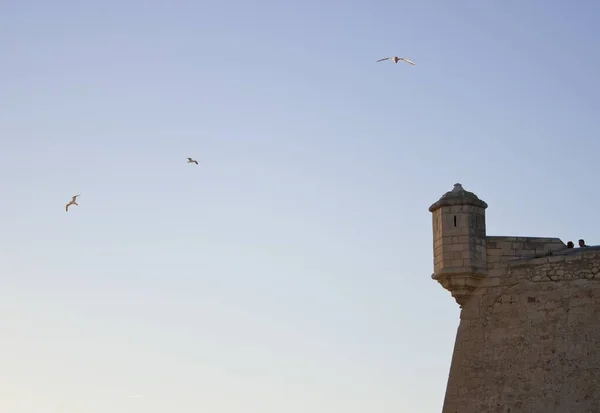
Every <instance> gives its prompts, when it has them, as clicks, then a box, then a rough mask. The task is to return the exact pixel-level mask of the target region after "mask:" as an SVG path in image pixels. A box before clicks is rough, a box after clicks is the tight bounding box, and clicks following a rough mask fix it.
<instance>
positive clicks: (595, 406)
mask: <svg viewBox="0 0 600 413" xmlns="http://www.w3.org/2000/svg"><path fill="white" fill-rule="evenodd" d="M486 208H487V204H485V202H483V201H481V200H480V199H479V198H478V197H477V196H476V195H475V194H473V193H471V192H468V191H465V190H464V189H463V188H462V186H461V185H460V184H456V185H455V188H454V189H453V190H452V191H450V192H448V193H447V194H445V195H444V196H443V197H442V198H441V199H440V200H439V201H438V202H436V203H435V204H433V205H432V206H431V208H430V211H431V212H432V214H433V227H434V228H433V233H434V274H433V275H432V278H434V279H435V280H437V281H438V282H439V283H440V284H441V285H442V286H443V287H444V288H446V289H447V290H448V291H449V292H450V293H451V294H452V295H453V296H454V298H455V299H456V301H457V303H458V304H459V305H460V306H461V315H460V324H459V327H458V332H457V336H456V342H455V346H454V353H453V356H452V363H451V367H450V374H449V378H448V386H447V389H446V395H445V399H444V405H443V409H442V413H600V247H584V248H567V246H566V245H565V244H564V243H563V242H562V241H561V240H560V239H558V238H535V237H497V236H488V235H487V234H486V233H485V209H486Z"/></svg>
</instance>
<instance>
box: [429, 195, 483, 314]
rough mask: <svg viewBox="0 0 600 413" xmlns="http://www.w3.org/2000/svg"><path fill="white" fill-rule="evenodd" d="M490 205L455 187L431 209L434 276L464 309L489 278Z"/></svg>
mask: <svg viewBox="0 0 600 413" xmlns="http://www.w3.org/2000/svg"><path fill="white" fill-rule="evenodd" d="M486 208H487V204H486V203H485V202H483V201H482V200H481V199H479V198H478V197H477V195H475V194H474V193H472V192H469V191H465V189H464V188H463V187H462V185H461V184H454V189H452V191H449V192H446V193H445V194H444V195H443V196H442V197H441V198H440V199H439V200H438V201H437V202H436V203H434V204H433V205H431V206H430V207H429V211H430V212H431V213H432V214H433V249H434V263H433V268H434V273H433V275H432V276H431V277H432V278H433V279H434V280H437V281H438V282H439V283H440V284H441V285H442V286H443V287H444V288H445V289H446V290H448V291H450V293H451V294H452V296H453V297H454V298H455V299H456V302H457V303H458V304H459V305H460V306H461V308H462V306H463V305H464V304H465V303H466V302H467V300H468V299H469V296H470V295H471V293H472V291H474V290H475V289H476V288H477V286H478V285H479V283H480V281H481V280H482V279H483V278H484V277H485V276H486V275H487V251H486V243H485V237H486V234H485V209H486Z"/></svg>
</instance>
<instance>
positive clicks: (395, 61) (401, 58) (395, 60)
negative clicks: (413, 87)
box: [375, 56, 416, 66]
mask: <svg viewBox="0 0 600 413" xmlns="http://www.w3.org/2000/svg"><path fill="white" fill-rule="evenodd" d="M384 60H392V61H393V62H394V63H398V62H399V61H400V60H402V61H403V62H406V63H408V64H409V65H413V66H415V65H416V63H415V62H413V61H412V60H408V59H407V58H406V57H398V56H394V57H384V58H383V59H379V60H378V61H377V62H375V63H379V62H383V61H384Z"/></svg>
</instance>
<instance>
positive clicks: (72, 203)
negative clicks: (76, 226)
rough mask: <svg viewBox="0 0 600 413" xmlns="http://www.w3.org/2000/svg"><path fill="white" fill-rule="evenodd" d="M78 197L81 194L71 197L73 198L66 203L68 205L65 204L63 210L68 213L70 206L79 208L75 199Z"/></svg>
mask: <svg viewBox="0 0 600 413" xmlns="http://www.w3.org/2000/svg"><path fill="white" fill-rule="evenodd" d="M79 195H81V194H77V195H73V198H71V200H70V201H69V203H68V204H67V206H66V207H65V210H66V211H67V212H69V207H70V206H71V205H77V206H79V204H78V203H77V197H78V196H79Z"/></svg>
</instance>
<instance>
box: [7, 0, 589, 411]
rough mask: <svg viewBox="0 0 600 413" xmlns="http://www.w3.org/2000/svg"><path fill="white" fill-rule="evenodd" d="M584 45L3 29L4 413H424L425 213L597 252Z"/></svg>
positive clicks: (523, 24) (361, 5)
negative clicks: (442, 204)
mask: <svg viewBox="0 0 600 413" xmlns="http://www.w3.org/2000/svg"><path fill="white" fill-rule="evenodd" d="M484 3H485V4H484ZM493 3H494V4H493ZM599 18H600V4H597V3H596V4H595V3H594V2H591V1H590V2H583V1H582V2H570V3H567V2H562V1H542V0H535V1H533V0H532V1H522V0H521V1H517V0H511V1H505V2H502V3H501V4H500V3H499V2H482V1H477V0H469V1H457V2H447V1H441V0H440V1H427V0H419V1H410V2H409V1H396V2H383V1H373V2H346V1H344V2H342V1H339V0H333V1H328V2H319V1H316V0H305V1H302V2H278V3H274V2H271V3H266V2H265V3H261V2H245V1H241V0H223V1H212V2H209V1H178V0H174V1H170V2H166V1H162V2H158V1H157V2H142V1H139V0H123V1H116V0H107V1H103V2H100V1H94V2H91V1H78V2H75V1H67V2H50V1H40V0H38V1H16V0H5V1H3V2H1V3H0V51H1V53H0V73H1V75H2V77H1V78H0V79H1V80H0V85H1V88H0V91H1V94H0V193H1V195H2V200H3V202H2V203H0V215H1V216H2V217H3V219H2V223H1V224H0V247H1V254H0V281H1V284H0V314H2V317H0V412H9V413H106V412H111V413H125V412H128V413H136V412H145V413H159V412H160V413H162V412H177V413H197V412H210V413H255V412H256V413H307V412H311V413H332V412H340V413H341V412H343V413H364V412H377V413H391V412H410V413H439V412H440V411H441V406H442V401H443V397H444V391H445V386H446V380H447V375H448V369H449V367H450V358H451V355H452V349H453V345H454V337H455V332H456V327H457V326H458V322H459V318H458V317H459V309H458V306H457V304H456V303H455V302H454V300H453V299H452V298H451V296H450V294H449V293H448V292H446V291H445V290H443V289H442V287H441V286H439V285H438V284H437V283H436V282H435V281H433V280H432V279H431V278H430V276H431V273H432V271H433V264H432V248H431V242H432V240H431V216H430V213H429V212H428V210H427V208H428V207H429V205H430V204H431V203H433V202H435V201H436V200H437V199H438V198H439V197H440V196H441V195H442V194H443V193H445V192H446V191H448V190H451V189H452V186H453V184H454V183H456V182H460V183H462V184H463V186H464V187H465V189H467V190H470V191H473V192H475V193H476V194H478V195H479V196H480V197H481V198H482V199H483V200H485V201H486V202H488V204H489V208H488V210H487V227H488V234H490V235H529V236H556V237H560V238H561V239H562V240H563V241H565V242H566V241H568V240H573V241H575V242H576V241H577V239H579V238H585V239H586V241H587V243H588V244H590V245H596V244H600V242H599V241H598V234H600V223H599V222H597V220H595V212H594V211H597V210H598V209H600V197H599V196H598V190H597V185H595V178H596V177H597V176H598V173H599V172H600V163H598V162H597V159H598V154H599V153H600V140H599V139H598V137H599V136H600V123H598V115H599V113H600V101H599V99H598V96H599V95H600V82H599V81H598V78H599V77H598V76H599V75H600V49H598V47H597V46H596V43H597V39H598V38H599V36H600V28H599V27H598V26H597V22H598V20H599ZM393 55H399V56H406V57H408V58H409V59H411V60H414V61H415V62H416V63H417V66H414V67H413V66H409V65H407V64H401V63H399V64H397V65H394V64H393V63H391V62H389V61H388V62H382V63H375V61H376V60H377V59H380V58H382V57H386V56H393ZM188 156H190V157H193V158H194V159H197V160H198V161H199V163H200V165H199V166H196V165H188V164H186V163H185V162H186V158H187V157H188ZM80 192H81V193H82V195H81V197H80V199H79V204H80V205H79V206H78V207H73V208H72V210H70V211H69V213H66V212H65V210H64V206H65V204H66V203H67V202H68V201H69V199H70V198H71V196H72V195H74V194H76V193H80ZM138 394H143V395H144V397H140V398H131V396H133V395H138Z"/></svg>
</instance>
